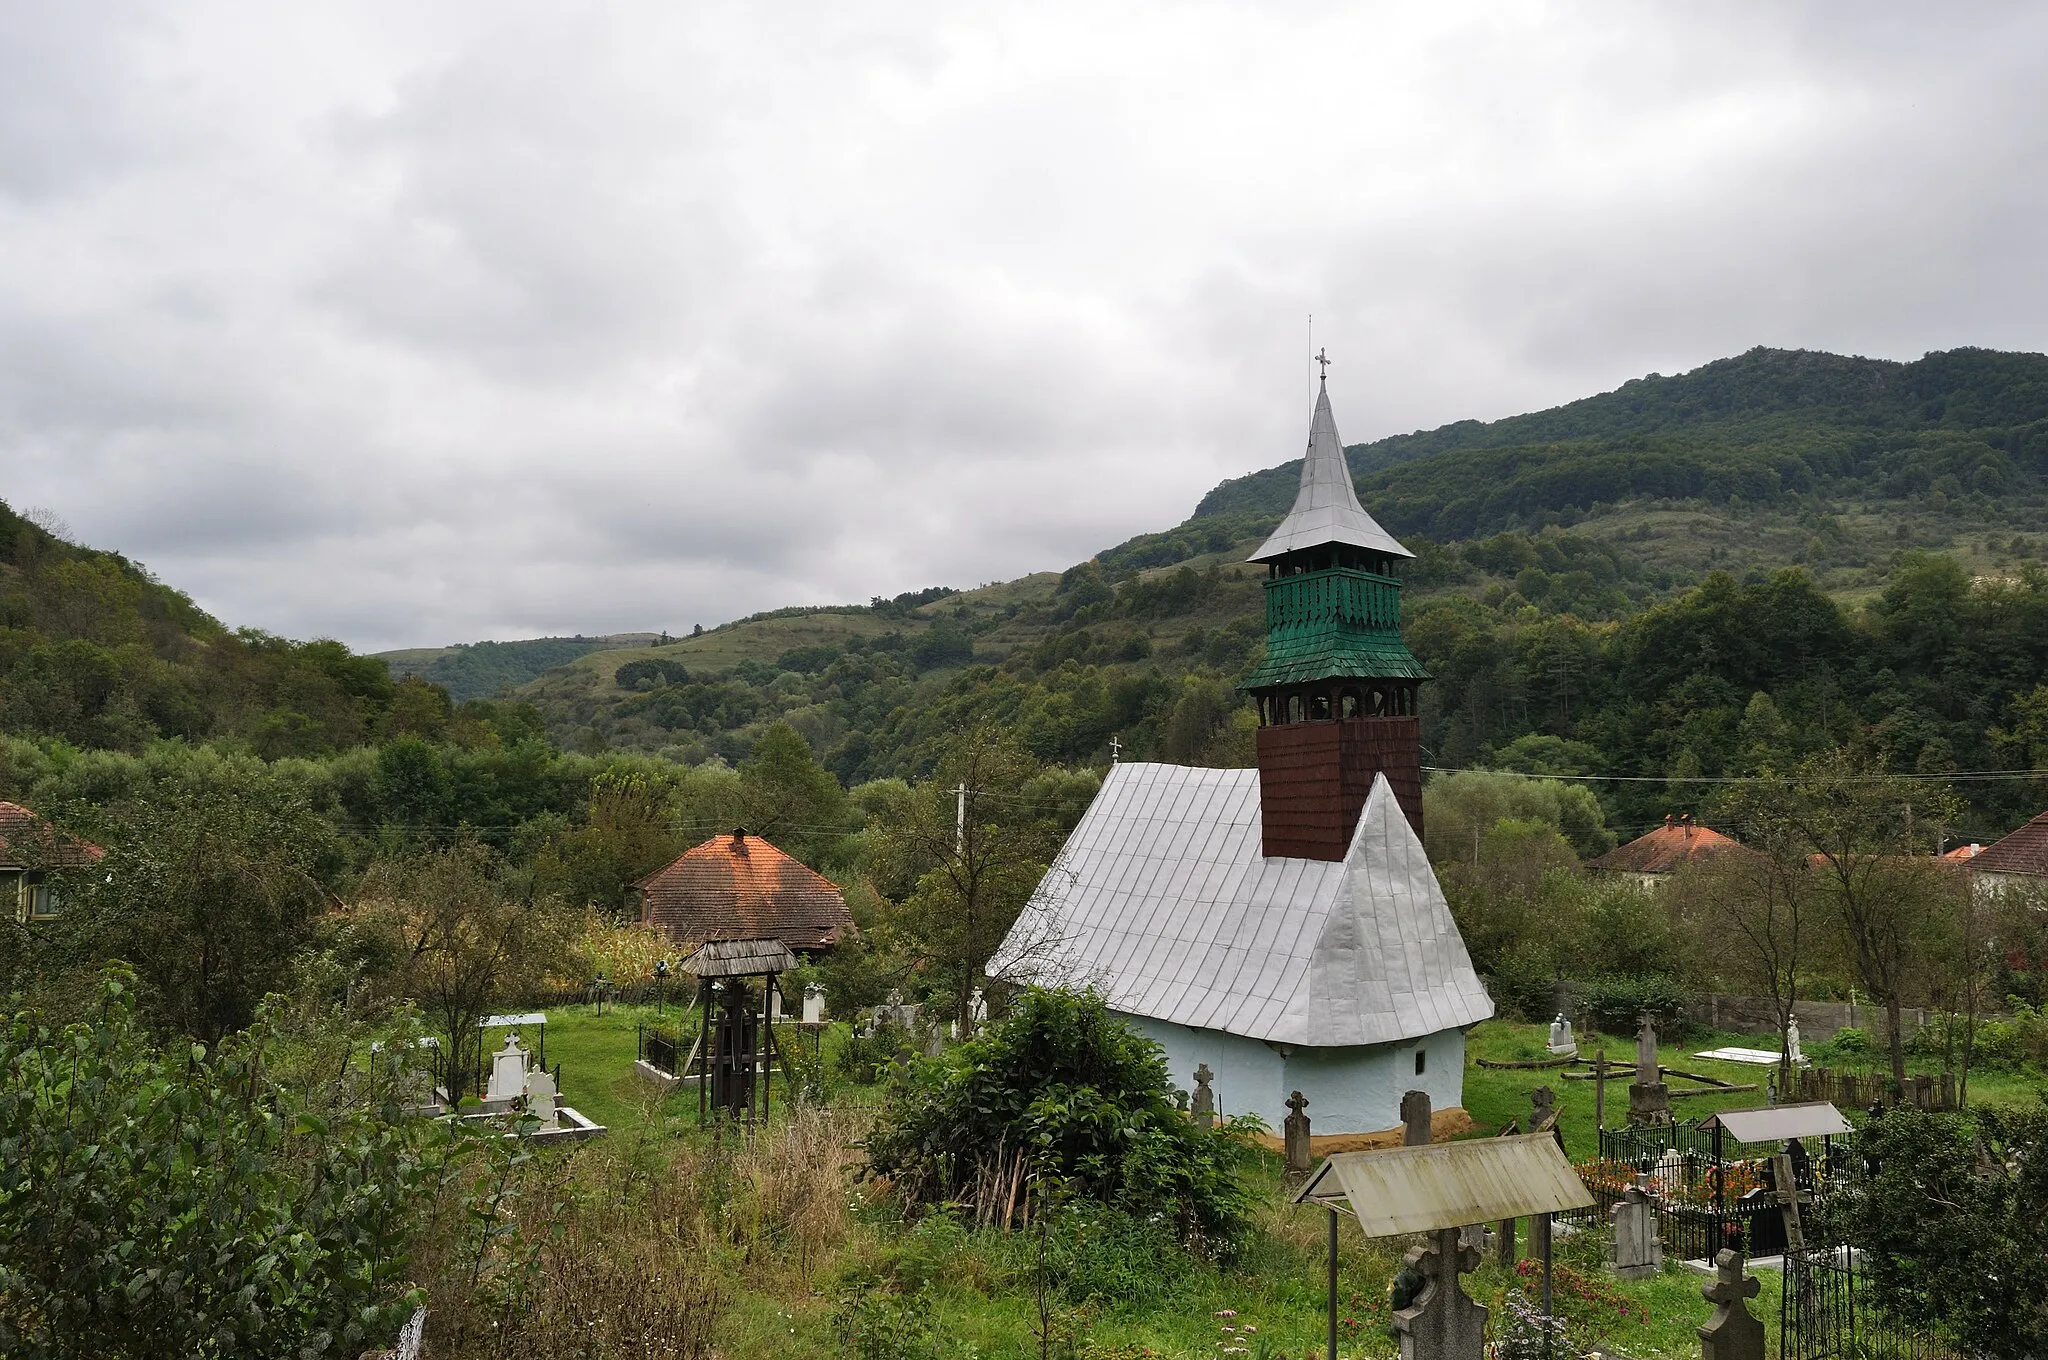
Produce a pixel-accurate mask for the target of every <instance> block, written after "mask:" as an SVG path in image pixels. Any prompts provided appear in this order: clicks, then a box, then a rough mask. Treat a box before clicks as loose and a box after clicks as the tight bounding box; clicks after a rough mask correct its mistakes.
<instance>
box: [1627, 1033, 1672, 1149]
mask: <svg viewBox="0 0 2048 1360" xmlns="http://www.w3.org/2000/svg"><path fill="white" fill-rule="evenodd" d="M1642 1021H1643V1023H1642V1027H1641V1028H1640V1029H1638V1030H1637V1031H1636V1079H1635V1080H1634V1081H1632V1082H1630V1083H1629V1088H1628V1122H1629V1123H1631V1124H1669V1123H1670V1122H1671V1088H1670V1087H1668V1086H1666V1085H1665V1084H1664V1069H1663V1068H1662V1067H1660V1066H1659V1065H1658V1063H1657V1027H1656V1026H1655V1025H1653V1024H1651V1023H1650V1017H1649V1015H1648V1014H1647V1013H1645V1014H1644V1016H1643V1017H1642Z"/></svg>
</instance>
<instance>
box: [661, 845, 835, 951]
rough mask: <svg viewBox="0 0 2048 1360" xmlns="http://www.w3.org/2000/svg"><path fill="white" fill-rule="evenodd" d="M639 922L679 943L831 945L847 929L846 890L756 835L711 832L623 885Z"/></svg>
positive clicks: (804, 948) (805, 947)
mask: <svg viewBox="0 0 2048 1360" xmlns="http://www.w3.org/2000/svg"><path fill="white" fill-rule="evenodd" d="M629 892H630V897H629V901H631V902H633V903H634V904H635V905H637V907H638V911H639V916H640V920H641V921H642V922H644V923H645V924H647V925H651V926H658V927H660V928H661V929H662V930H663V931H664V932H666V933H667V934H668V935H669V937H670V938H671V939H674V940H675V941H677V942H678V943H680V944H689V945H700V944H706V943H708V942H710V941H712V940H780V941H782V943H783V944H785V945H787V946H788V947H789V948H791V949H793V950H801V951H813V950H819V949H830V948H832V947H833V946H834V945H836V944H838V943H839V942H840V940H842V939H844V938H845V937H846V936H848V935H850V934H851V933H852V932H853V928H854V927H853V916H852V914H851V913H849V912H848V911H847V910H846V895H845V894H844V893H842V892H840V891H839V889H838V888H837V887H836V886H835V885H834V884H833V883H832V881H831V880H830V879H828V878H826V877H825V876H824V875H822V874H819V873H817V872H815V871H813V870H811V869H809V868H807V867H805V866H804V865H803V864H800V863H799V862H797V861H796V860H794V859H791V858H790V857H789V856H788V855H785V854H784V853H782V851H780V850H778V849H776V848H775V847H774V846H772V845H770V844H769V843H768V842H767V841H765V840H763V839H762V838H761V837H759V836H751V835H748V834H747V832H746V831H745V830H744V829H742V830H737V831H734V832H733V833H732V834H731V835H725V836H713V837H712V838H711V839H710V840H708V841H705V842H704V843H703V844H702V845H698V846H694V847H692V848H691V849H689V850H686V851H684V852H683V853H682V854H681V855H679V856H678V857H677V858H676V859H675V861H674V862H673V863H671V864H669V865H667V866H666V867H664V868H660V869H656V870H655V871H654V872H653V873H651V874H649V875H647V877H645V878H643V879H641V880H640V881H639V882H638V883H635V884H634V885H633V886H632V888H631V889H630V890H629Z"/></svg>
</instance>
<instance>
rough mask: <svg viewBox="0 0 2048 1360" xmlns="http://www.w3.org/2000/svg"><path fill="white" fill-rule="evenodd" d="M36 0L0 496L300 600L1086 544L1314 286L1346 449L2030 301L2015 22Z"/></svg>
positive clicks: (1230, 417)
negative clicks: (1747, 356) (1755, 352)
mask: <svg viewBox="0 0 2048 1360" xmlns="http://www.w3.org/2000/svg"><path fill="white" fill-rule="evenodd" d="M17 9H18V10H19V12H20V13H21V14H22V15H24V16H27V18H26V19H25V20H24V23H25V24H26V27H23V28H21V29H20V30H19V31H20V32H21V33H22V34H23V41H22V42H20V43H15V44H0V259H6V260H7V261H9V266H8V267H7V268H6V269H0V497H5V498H6V499H7V500H9V501H10V502H11V503H15V504H38V503H39V504H47V505H50V506H53V507H55V508H56V509H57V510H58V511H59V512H60V513H62V514H63V515H64V516H65V517H66V518H67V519H69V520H70V521H71V523H72V524H73V525H74V526H76V528H77V530H78V532H79V533H80V534H81V535H83V536H85V537H86V538H88V539H89V540H93V541H99V542H105V543H107V544H108V545H109V546H115V547H120V548H122V549H123V550H125V551H128V552H129V553H131V554H132V555H134V556H137V557H139V558H141V559H143V560H145V561H147V562H149V563H150V565H151V566H152V567H154V568H155V569H156V570H158V572H159V573H160V574H161V575H163V576H164V577H165V578H166V579H168V580H170V581H172V582H173V583H175V584H178V585H180V586H183V587H185V588H187V589H189V590H191V591H192V592H193V593H194V594H195V596H196V597H197V598H199V600H200V601H201V603H202V604H204V605H206V606H207V607H208V608H210V609H212V610H214V611H215V612H216V613H218V614H220V615H221V616H222V617H224V618H226V619H227V620H229V621H230V622H234V623H248V624H255V625H260V626H263V627H266V628H270V629H273V630H276V631H281V632H285V633H289V634H292V635H297V636H310V635H315V634H332V635H338V636H341V637H343V638H345V639H346V640H348V641H350V642H351V643H353V644H357V645H362V646H391V645H400V644H404V643H417V642H436V641H450V640H457V639H464V640H473V639H475V638H479V637H485V636H501V637H504V636H522V635H531V634H536V633H544V632H574V631H578V630H581V631H594V630H599V629H615V628H629V627H662V626H667V627H687V626H688V625H689V624H691V623H697V622H702V623H706V624H710V623H715V622H718V621H720V620H721V619H724V618H729V617H732V616H735V615H738V614H743V613H746V612H749V611H751V610H754V609H760V608H768V607H773V606H776V605H781V604H787V603H792V602H799V601H803V602H828V601H833V600H842V601H843V600H859V599H865V598H866V597H868V596H869V595H872V594H877V593H881V594H889V593H894V592H895V591H898V590H903V589H908V588H911V587H914V586H921V585H926V584H932V583H937V582H950V583H953V584H973V583H975V582H978V581H983V580H993V579H1002V578H1005V577H1009V576H1014V575H1018V574H1022V573H1024V572H1026V571H1031V570H1042V569H1048V568H1059V567H1063V566H1065V565H1067V564H1069V563H1071V562H1073V561H1074V560H1076V559H1078V558H1080V557H1082V556H1084V555H1086V554H1087V553H1090V552H1093V551H1095V550H1097V549H1100V548H1102V547H1105V546H1107V545H1109V544H1111V543H1113V542H1116V541H1118V540H1120V539H1122V538H1124V537H1126V536H1128V535H1130V534H1132V533H1137V532H1142V531H1145V530H1149V529H1157V528H1163V527H1165V526H1167V525H1170V524H1171V523H1173V522H1175V521H1177V520H1178V519H1179V518H1181V517H1182V516H1183V515H1184V514H1185V513H1186V512H1187V510H1188V509H1189V508H1190V507H1191V506H1192V505H1193V504H1194V502H1195V500H1196V499H1197V498H1198V497H1199V496H1200V495H1201V493H1202V492H1203V491H1205V490H1206V489H1207V488H1208V487H1209V486H1210V485H1212V484H1213V483H1214V482H1215V481H1216V480H1217V479H1219V478H1221V477H1224V476H1232V475H1237V474H1240V473H1242V472H1245V471H1247V470H1250V469H1252V468H1255V467H1261V466H1269V465H1271V464H1272V463H1275V462H1278V461H1280V460H1282V459H1285V458H1288V457H1291V456H1293V455H1295V454H1296V453H1297V452H1298V451H1299V448H1300V443H1301V439H1302V436H1303V433H1304V429H1305V421H1306V410H1307V404H1308V398H1309V393H1310V381H1309V374H1308V369H1307V366H1306V364H1305V363H1304V362H1303V358H1304V347H1303V341H1304V338H1305V337H1304V335H1303V323H1304V321H1305V318H1306V315H1307V314H1308V313H1309V312H1314V313H1315V316H1316V341H1317V343H1318V344H1327V345H1328V346H1329V347H1330V349H1331V351H1332V352H1333V354H1334V355H1335V356H1336V359H1337V367H1336V368H1335V369H1334V370H1333V372H1332V383H1333V387H1332V392H1333V395H1334V396H1335V398H1336V400H1337V409H1338V416H1339V421H1340V426H1341V428H1342V429H1343V431H1344V433H1345V435H1346V436H1347V437H1348V438H1351V439H1353V440H1360V439H1366V438H1371V437H1375V436H1377V435H1381V434H1386V433H1391V432H1395V431H1399V430H1407V429H1412V428H1417V427H1422V426H1428V425H1433V424H1436V423H1440V422H1442V421H1447V420H1454V419H1460V418H1464V417H1467V416H1482V417H1491V416H1499V415H1504V414H1509V413H1511V412H1514V411H1518V410H1525V409H1531V408H1534V407H1538V406H1542V405H1548V404H1552V403H1555V402H1559V401H1565V400H1570V399H1572V398H1575V397H1577V396H1581V395H1584V394H1586V393H1587V392H1590V391H1594V390H1599V389H1602V388H1607V387H1612V386H1614V385H1616V384H1618V383H1620V382H1622V381H1624V380H1626V379H1627V378H1629V377H1632V376H1635V375H1637V374H1639V373H1642V372H1645V371H1649V370H1652V369H1656V370H1661V371H1665V372H1671V371H1676V370H1679V369H1683V368H1686V367H1690V366H1692V365H1694V364H1697V363H1700V362H1704V361H1706V360H1710V359H1713V358H1716V357H1719V356H1721V355H1724V354H1727V353H1731V352H1735V351H1739V350H1742V349H1745V348H1748V347H1749V346H1750V345H1753V344H1758V343H1768V344H1782V345H1810V346H1819V347H1826V348H1833V349H1838V350H1847V351H1854V352H1867V353H1879V354H1886V355H1890V356H1894V357H1912V356H1913V355H1916V354H1918V353H1919V352H1921V351H1922V350H1924V349H1927V348H1931V347H1937V346H1945V345H1953V344H1963V343H1981V344H1994V345H2001V346H2007V347H2016V348H2037V349H2038V348H2042V347H2043V340H2044V336H2043V332H2044V329H2048V323H2044V322H2043V321H2042V320H2041V319H2040V318H2041V317H2043V316H2044V315H2048V308H2044V306H2043V304H2044V303H2048V278H2044V265H2043V263H2042V255H2041V253H2040V251H2039V246H2038V242H2039V230H2038V227H2037V225H2036V224H2037V223H2038V222H2039V221H2040V220H2041V218H2042V215H2043V209H2044V208H2048V203H2044V202H2043V196H2044V194H2048V189H2044V187H2043V186H2044V185H2048V175H2044V174H2043V173H2042V171H2043V168H2044V166H2043V162H2044V160H2048V156H2044V146H2043V139H2044V137H2048V118H2044V116H2043V115H2044V113H2048V108H2044V105H2048V93H2044V91H2043V90H2042V88H2041V82H2039V81H2038V79H2036V78H2035V76H2034V73H2033V71H2032V69H2031V63H2032V62H2033V60H2034V54H2036V53H2038V52H2039V51H2040V50H2041V39H2042V38H2043V37H2044V36H2048V18H2043V17H2037V16H2036V14H2035V13H2034V12H2033V11H2031V10H1988V9H1987V10H1982V11H1969V12H1965V13H1964V15H1963V17H1962V18H1955V17H1953V15H1954V12H1953V11H1944V12H1943V13H1941V14H1933V13H1929V12H1926V11H1922V10H1919V9H1916V8H1906V7H1899V8H1894V9H1881V10H1877V11H1872V10H1870V9H1869V8H1867V7H1856V8H1853V9H1852V8H1846V7H1826V6H1822V7H1807V8H1802V9H1799V10H1784V9H1781V8H1778V7H1768V6H1756V7H1733V8H1723V9H1719V10H1715V11H1713V12H1711V13H1708V12H1704V11H1701V12H1683V13H1681V12H1672V11H1647V10H1643V9H1640V8H1637V7H1629V6H1612V7H1598V6H1594V7H1575V8H1571V9H1561V10H1549V9H1541V8H1537V9H1526V10H1514V11H1502V10H1500V9H1498V8H1497V7H1493V6H1475V7H1472V8H1469V9H1459V8H1456V7H1432V8H1430V9H1428V10H1408V11H1402V10H1382V11H1372V12H1366V11H1350V10H1327V9H1318V10H1315V11H1313V12H1311V11H1306V10H1304V11H1286V10H1277V11H1276V10H1273V9H1271V8H1270V7H1264V6H1252V5H1230V4H1224V5H1218V6H1211V7H1206V8H1202V9H1199V10H1191V9H1187V8H1185V7H1177V6H1176V7H1147V6H1142V5H1141V6H1135V7H1125V8H1122V9H1118V10H1103V9H1101V8H1100V7H1091V6H1071V7H1069V6H1062V5H1037V6H1021V5H1019V6H1009V7H997V8H987V9H976V10H973V11H969V10H965V9H958V8H953V9H944V10H939V11H912V10H909V9H903V10H895V11H885V10H876V9H872V8H869V7H860V8H858V9H848V8H846V7H835V6H827V5H806V4H797V5H793V6H780V7H776V8H774V9H772V10H771V9H762V8H760V7H746V6H718V5H708V6H690V7H674V6H659V5H654V4H651V3H649V4H627V5H624V6H620V7H614V8H609V9H599V10H589V9H584V10H566V9H557V8H552V7H547V6H541V5H510V6H506V5H485V4H482V3H481V0H478V2H477V3H472V4H454V5H448V6H441V7H435V8H434V9H433V10H431V11H421V10H419V9H417V7H406V6H399V5H395V4H391V5H381V6H380V5H368V6H362V7H352V8H349V9H346V10H337V11H331V12H330V11H296V10H277V9H270V10H263V11H249V10H243V9H240V8H239V7H237V6H235V5H233V4H228V3H222V4H220V5H217V6H216V5H208V4H196V5H194V6H188V7H183V8H180V9H178V10H174V11H150V12H149V14H150V16H152V17H149V18H147V19H146V21H141V20H136V19H135V17H134V16H132V15H128V14H127V12H126V11H116V10H104V9H103V10H94V9H89V8H78V9H74V7H70V6H64V7H55V8H51V7H40V8H33V7H13V8H10V9H9V11H8V12H7V13H8V18H9V20H10V22H11V21H12V20H13V19H14V17H15V14H16V11H17ZM74 15H76V16H80V17H73V16H74Z"/></svg>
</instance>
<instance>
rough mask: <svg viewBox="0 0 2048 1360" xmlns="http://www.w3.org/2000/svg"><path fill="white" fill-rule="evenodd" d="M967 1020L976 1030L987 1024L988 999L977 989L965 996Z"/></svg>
mask: <svg viewBox="0 0 2048 1360" xmlns="http://www.w3.org/2000/svg"><path fill="white" fill-rule="evenodd" d="M967 1018H968V1019H969V1020H971V1021H972V1022H973V1023H974V1027H975V1028H976V1029H980V1028H981V1027H982V1026H983V1025H986V1024H987V1023H988V998H987V997H986V996H984V995H982V991H981V988H979V987H976V988H975V989H974V990H973V991H971V992H969V993H968V994H967Z"/></svg>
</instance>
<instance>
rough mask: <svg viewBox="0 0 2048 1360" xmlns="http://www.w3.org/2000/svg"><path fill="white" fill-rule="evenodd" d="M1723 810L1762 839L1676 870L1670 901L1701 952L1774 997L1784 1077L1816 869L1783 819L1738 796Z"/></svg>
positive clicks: (1812, 923)
mask: <svg viewBox="0 0 2048 1360" xmlns="http://www.w3.org/2000/svg"><path fill="white" fill-rule="evenodd" d="M1728 812H1729V815H1730V817H1731V818H1733V819H1734V820H1735V821H1736V822H1739V823H1742V824H1746V825H1750V826H1753V827H1755V828H1757V829H1758V830H1760V831H1761V833H1762V835H1761V837H1760V839H1761V841H1762V843H1761V844H1752V845H1751V846H1750V847H1748V848H1749V849H1750V850H1752V851H1754V852H1755V853H1740V854H1724V855H1717V856H1714V857H1713V858H1711V859H1709V860H1707V861H1705V862H1704V863H1700V864H1696V865H1692V866H1689V867H1687V868H1686V869H1684V870H1683V871H1681V872H1680V873H1679V874H1678V875H1677V881H1676V883H1675V884H1674V886H1673V896H1674V905H1675V906H1676V908H1677V910H1678V913H1679V915H1680V917H1681V918H1683V920H1684V921H1685V922H1686V924H1687V925H1688V926H1690V927H1691V934H1692V937H1693V939H1694V941H1695V943H1696V944H1697V946H1698V948H1699V950H1700V953H1701V954H1702V955H1704V956H1705V957H1708V958H1711V959H1715V960H1716V961H1717V962H1724V964H1725V966H1726V967H1727V968H1728V971H1729V972H1730V973H1731V974H1732V975H1733V976H1735V977H1738V978H1741V979H1742V980H1743V982H1744V983H1745V984H1746V985H1747V986H1749V987H1750V988H1751V989H1752V990H1755V991H1759V992H1761V993H1763V994H1764V995H1767V996H1769V997H1770V998H1771V1009H1772V1014H1773V1015H1775V1016H1776V1017H1777V1024H1778V1064H1779V1067H1780V1069H1781V1070H1782V1071H1783V1072H1784V1073H1785V1075H1786V1076H1788V1077H1789V1075H1790V1070H1791V1066H1792V1053H1791V1035H1790V1032H1789V1031H1790V1028H1791V1024H1792V1017H1793V1016H1794V1014H1796V1012H1797V1008H1798V1004H1799V983H1800V978H1801V976H1802V970H1803V969H1804V968H1805V967H1806V965H1807V962H1808V958H1809V955H1810V954H1811V953H1812V951H1813V947H1814V944H1815V940H1814V936H1815V934H1816V933H1817V930H1818V928H1819V924H1818V922H1817V921H1816V919H1815V918H1816V916H1817V915H1818V908H1817V906H1816V904H1815V903H1814V901H1813V900H1812V899H1813V897H1814V893H1815V883H1814V879H1813V873H1812V871H1811V870H1810V869H1809V868H1808V866H1807V862H1806V859H1805V856H1804V855H1803V854H1802V853H1801V848H1800V844H1799V842H1798V839H1797V837H1796V836H1794V835H1792V834H1791V830H1790V828H1789V827H1788V826H1787V825H1786V824H1785V823H1784V822H1783V821H1782V820H1780V819H1773V818H1769V817H1765V816H1762V815H1758V816H1755V817H1751V816H1750V815H1748V813H1747V811H1746V810H1745V808H1744V806H1743V801H1742V795H1737V797H1736V798H1735V799H1732V800H1731V803H1730V806H1729V809H1728ZM1782 1080H1783V1079H1782V1078H1781V1082H1782Z"/></svg>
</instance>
